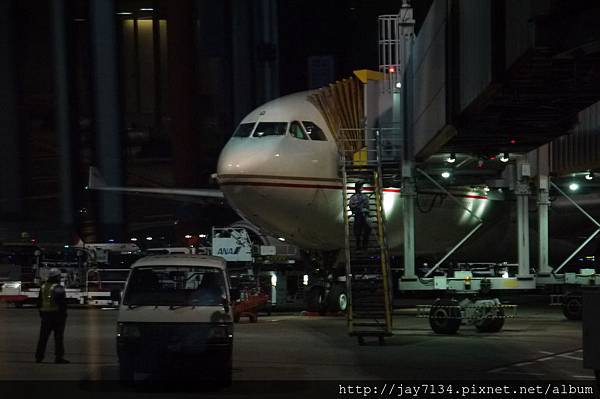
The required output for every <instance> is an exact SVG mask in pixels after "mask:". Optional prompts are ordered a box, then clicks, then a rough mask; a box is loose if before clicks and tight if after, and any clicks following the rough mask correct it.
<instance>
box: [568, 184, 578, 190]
mask: <svg viewBox="0 0 600 399" xmlns="http://www.w3.org/2000/svg"><path fill="white" fill-rule="evenodd" d="M569 190H571V191H577V190H579V184H577V183H571V184H569Z"/></svg>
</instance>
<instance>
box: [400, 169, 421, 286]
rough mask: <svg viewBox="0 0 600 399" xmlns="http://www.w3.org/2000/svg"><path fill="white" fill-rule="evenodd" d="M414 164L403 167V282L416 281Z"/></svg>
mask: <svg viewBox="0 0 600 399" xmlns="http://www.w3.org/2000/svg"><path fill="white" fill-rule="evenodd" d="M413 171H414V167H413V164H412V162H405V163H404V164H403V165H402V193H401V197H402V220H403V223H404V275H403V276H402V279H403V280H415V279H416V275H415V197H416V196H417V194H416V188H415V183H414V179H413Z"/></svg>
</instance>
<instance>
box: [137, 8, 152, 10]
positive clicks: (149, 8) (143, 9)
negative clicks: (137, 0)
mask: <svg viewBox="0 0 600 399" xmlns="http://www.w3.org/2000/svg"><path fill="white" fill-rule="evenodd" d="M140 11H154V8H140Z"/></svg>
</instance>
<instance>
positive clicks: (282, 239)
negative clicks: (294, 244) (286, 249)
mask: <svg viewBox="0 0 600 399" xmlns="http://www.w3.org/2000/svg"><path fill="white" fill-rule="evenodd" d="M277 239H278V240H279V241H285V238H283V237H279V238H277Z"/></svg>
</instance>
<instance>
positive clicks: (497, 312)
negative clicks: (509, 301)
mask: <svg viewBox="0 0 600 399" xmlns="http://www.w3.org/2000/svg"><path fill="white" fill-rule="evenodd" d="M484 312H485V313H484V314H483V315H482V317H481V318H480V319H479V320H477V321H476V322H475V328H477V331H479V332H487V333H495V332H498V331H500V330H502V327H503V326H504V310H503V309H502V308H500V307H498V308H496V307H493V308H491V309H487V310H486V311H484Z"/></svg>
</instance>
